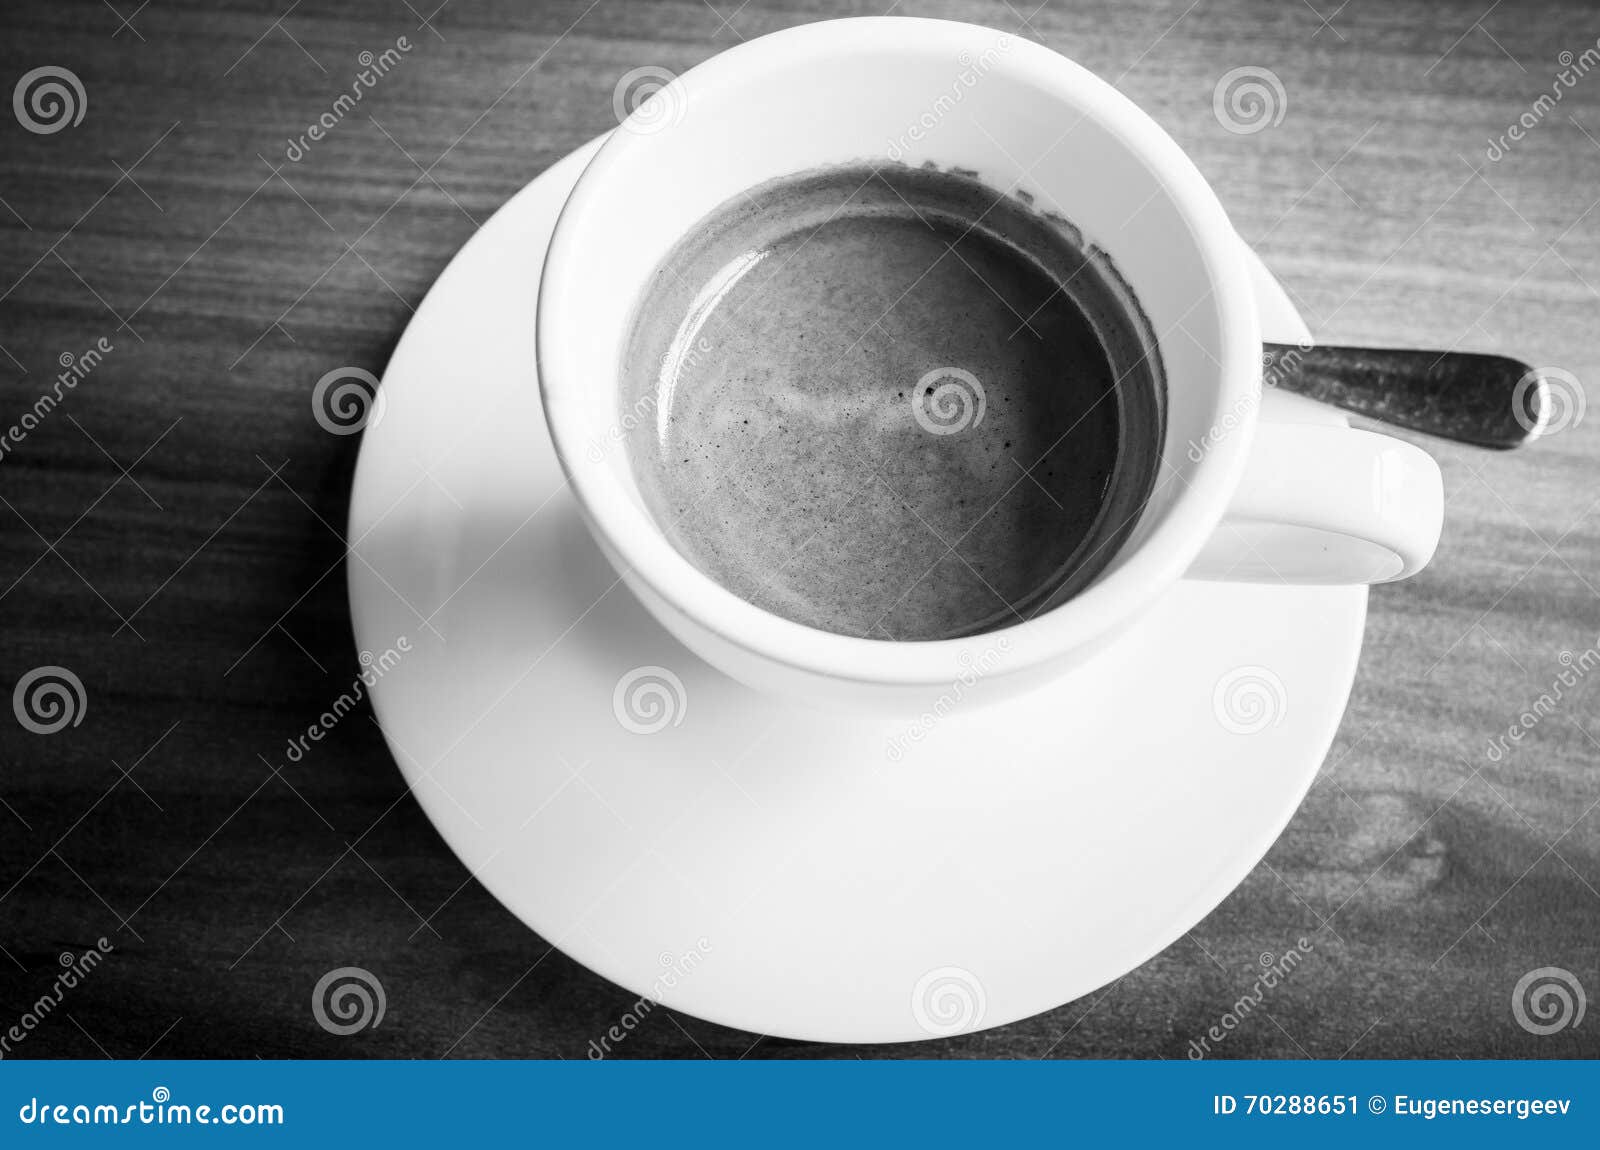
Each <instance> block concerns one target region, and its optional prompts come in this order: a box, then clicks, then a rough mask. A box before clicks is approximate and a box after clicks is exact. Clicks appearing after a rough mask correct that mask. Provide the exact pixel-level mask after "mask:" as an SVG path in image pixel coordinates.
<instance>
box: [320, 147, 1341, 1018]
mask: <svg viewBox="0 0 1600 1150" xmlns="http://www.w3.org/2000/svg"><path fill="white" fill-rule="evenodd" d="M597 144H598V141H596V143H595V144H591V145H589V146H588V147H585V148H583V149H581V150H580V151H578V152H577V153H575V154H573V155H571V156H569V157H567V158H566V159H565V160H563V161H562V162H560V163H559V164H557V165H555V166H554V167H553V168H551V169H550V170H549V171H547V172H546V173H544V174H543V175H542V176H540V177H539V178H538V179H536V180H534V181H533V183H531V184H529V185H528V187H526V188H525V189H523V191H522V192H521V193H520V194H518V195H517V196H516V197H515V198H513V199H512V200H511V202H510V203H508V204H507V205H506V206H505V207H504V208H503V209H501V211H500V212H499V213H497V214H496V215H495V216H494V218H493V219H492V220H490V221H489V223H488V224H487V225H485V226H484V228H483V229H482V230H481V231H480V232H479V233H478V234H477V235H476V236H474V237H473V239H472V240H471V242H469V243H468V244H467V246H466V247H465V248H463V249H462V251H461V252H460V254H459V255H457V256H456V258H455V260H454V261H453V262H452V263H451V264H450V266H449V267H448V268H447V269H446V270H445V272H444V274H443V275H442V276H440V278H439V281H438V283H437V284H436V285H435V286H434V288H433V290H432V291H431V292H430V293H429V295H428V298H427V300H426V301H425V302H424V304H423V305H422V307H421V309H420V310H418V312H417V314H416V318H415V319H413V320H412V322H411V326H410V327H409V328H408V329H407V330H406V333H405V336H404V338H403V339H402V340H401V341H400V344H399V346H398V347H397V348H396V350H395V353H394V357H393V359H392V360H391V361H390V363H389V367H388V370H387V372H386V373H385V376H384V380H383V388H382V395H383V400H382V403H381V404H380V405H379V406H378V407H376V408H375V409H374V410H375V412H376V413H377V414H378V418H376V419H375V420H374V422H372V423H371V424H370V425H369V426H368V428H367V430H366V433H365V438H364V441H363V443H362V446H361V458H360V463H359V466H358V468H357V471H356V478H355V491H354V494H353V497H352V499H351V505H350V539H351V540H352V541H353V543H354V549H353V554H352V557H351V560H350V563H349V571H350V600H351V609H352V612H353V614H354V617H355V633H356V638H357V642H358V643H359V645H360V648H361V650H362V651H364V652H370V653H371V654H372V655H374V656H379V655H381V654H382V653H383V652H385V651H386V650H388V649H391V648H396V650H397V653H398V654H399V656H400V657H399V662H398V663H396V664H394V665H393V666H391V667H390V668H389V669H388V670H386V671H385V672H384V673H383V674H382V676H381V678H378V680H377V683H376V686H375V687H374V689H373V691H372V695H373V701H374V704H375V706H376V709H377V713H378V717H379V721H380V722H381V724H382V726H383V729H384V732H385V734H386V736H387V738H388V740H389V745H390V748H391V750H392V751H393V752H394V755H395V757H396V760H397V761H398V763H399V764H400V769H401V772H402V773H403V774H404V775H405V777H406V779H407V781H408V782H409V783H410V784H411V786H412V787H413V789H414V790H415V792H416V795H417V798H418V800H419V801H420V802H421V804H422V807H423V809H424V810H425V811H426V812H427V814H428V817H429V818H431V819H432V820H433V823H434V825H435V826H437V827H438V829H439V832H440V834H442V835H443V836H444V839H445V841H446V842H448V843H449V844H450V846H451V847H452V849H454V850H455V852H456V853H457V854H458V855H459V856H460V857H461V859H462V860H463V861H464V862H465V863H466V865H467V866H468V867H469V868H470V869H471V870H472V871H473V873H474V874H476V875H477V877H478V878H479V880H481V881H482V882H483V884H484V885H485V886H486V887H488V889H489V890H490V891H491V892H493V893H494V895H495V897H497V898H498V899H500V900H501V901H502V902H503V903H505V905H506V906H507V907H509V908H510V909H511V910H512V911H513V912H514V913H515V914H516V915H517V916H518V917H520V918H521V919H522V920H523V921H524V922H526V923H527V924H528V925H529V926H530V927H532V928H533V929H534V930H536V931H538V932H539V933H540V934H541V935H543V936H544V937H545V938H546V939H547V940H549V941H550V942H552V943H554V944H556V945H557V946H559V947H560V948H561V949H562V950H563V951H565V952H566V953H567V954H569V955H571V956H572V957H573V958H575V959H576V960H578V961H579V962H581V963H583V964H584V965H586V966H588V967H590V968H592V969H594V970H596V971H598V972H599V973H600V974H602V975H604V976H606V977H607V978H610V979H613V980H614V981H616V982H618V983H620V984H622V985H623V986H624V987H626V988H627V989H628V990H630V991H632V992H634V993H637V994H640V995H645V996H648V997H650V998H653V999H656V1000H658V1001H660V1002H662V1003H664V1004H665V1005H667V1006H669V1007H671V1008H673V1009H675V1010H682V1011H685V1012H687V1013H689V1014H692V1015H697V1016H699V1017H701V1018H705V1019H710V1020H713V1021H715V1022H719V1023H723V1024H726V1025H728V1026H734V1027H741V1028H743V1029H746V1030H751V1031H756V1032H760V1033H764V1034H772V1035H781V1036H785V1037H791V1038H803V1039H817V1040H826V1041H860V1042H867V1041H872V1042H878V1041H891V1040H899V1039H918V1038H927V1037H931V1036H935V1035H943V1034H949V1033H956V1032H960V1031H964V1030H971V1029H978V1028H981V1027H988V1026H997V1025H1000V1024H1003V1023H1007V1022H1011V1021H1014V1020H1016V1019H1019V1018H1023V1017H1026V1016H1028V1015H1032V1014H1036V1013H1038V1012H1040V1011H1044V1010H1048V1009H1050V1008H1052V1007H1055V1006H1058V1005H1060V1004H1062V1003H1064V1002H1067V1001H1069V1000H1071V999H1073V998H1076V997H1078V996H1080V995H1084V994H1088V993H1089V992H1090V991H1093V990H1095V989H1096V988H1097V987H1100V986H1102V985H1104V984H1106V983H1107V982H1110V981H1111V980H1113V979H1115V978H1117V977H1118V976H1120V975H1122V974H1124V973H1126V972H1127V971H1129V970H1131V969H1133V968H1134V967H1135V966H1137V965H1139V964H1140V963H1142V962H1144V961H1145V960H1146V959H1148V958H1150V957H1151V956H1152V955H1154V954H1156V953H1157V952H1158V951H1160V950H1161V949H1162V948H1164V947H1166V946H1167V945H1168V944H1170V943H1171V942H1173V941H1174V940H1175V939H1177V938H1180V937H1181V936H1182V935H1183V934H1184V932H1185V931H1187V930H1188V929H1189V928H1190V927H1192V926H1193V925H1194V924H1195V923H1196V922H1198V921H1199V920H1200V919H1201V918H1202V917H1204V916H1205V915H1206V914H1207V913H1208V912H1209V911H1210V910H1211V909H1212V908H1213V907H1215V906H1216V905H1217V904H1218V903H1219V902H1220V901H1221V900H1222V899H1223V898H1224V897H1225V896H1226V895H1227V894H1228V893H1229V892H1230V891H1231V890H1232V889H1233V888H1234V887H1235V886H1236V885H1237V884H1238V883H1239V882H1240V881H1241V880H1242V879H1243V878H1244V877H1245V875H1246V874H1247V873H1248V872H1249V871H1250V869H1251V868H1252V867H1253V866H1254V865H1255V864H1256V862H1257V861H1258V860H1259V859H1260V858H1261V856H1262V855H1263V854H1265V853H1266V850H1267V848H1268V847H1269V846H1270V845H1271V844H1272V842H1273V840H1274V839H1275V838H1276V837H1277V836H1278V834H1279V832H1280V831H1282V829H1283V827H1284V825H1285V824H1286V823H1287V822H1288V820H1289V817H1290V815H1292V814H1293V813H1294V810H1295V808H1296V806H1297V805H1298V804H1299V802H1300V799H1301V798H1302V797H1303V796H1304V794H1305V792H1306V789H1307V788H1308V787H1309V786H1310V784H1311V781H1312V779H1313V778H1314V777H1315V775H1316V772H1317V768H1318V766H1319V764H1320V763H1321V762H1322V758H1323V755H1324V754H1325V753H1326V751H1327V749H1328V746H1329V744H1330V742H1331V741H1332V739H1333V735H1334V731H1335V729H1336V728H1337V727H1338V724H1339V719H1340V716H1341V714H1342V712H1343V710H1344V705H1345V700H1346V697H1347V695H1348V693H1349V689H1350V684H1351V681H1352V678H1353V676H1354V674H1355V667H1356V657H1357V654H1358V651H1359V649H1360V644H1361V633H1362V625H1363V622H1364V620H1365V617H1366V591H1365V589H1364V588H1337V589H1327V588H1271V587H1260V586H1243V585H1238V586H1235V585H1228V584H1220V583H1209V584H1207V583H1184V584H1180V585H1179V586H1178V587H1177V588H1176V590H1174V591H1173V592H1172V593H1171V594H1170V595H1169V596H1168V597H1167V599H1166V600H1165V601H1164V602H1163V603H1162V604H1160V605H1159V606H1158V607H1157V609H1156V610H1155V611H1154V613H1153V614H1152V615H1151V617H1150V618H1148V619H1147V620H1146V621H1145V622H1144V623H1143V624H1141V625H1140V627H1139V628H1138V629H1136V630H1135V631H1134V632H1132V633H1130V634H1128V635H1127V636H1126V637H1125V638H1124V639H1123V640H1122V641H1120V642H1119V643H1118V644H1117V645H1116V646H1114V647H1112V648H1109V649H1108V650H1107V651H1106V652H1105V653H1104V655H1103V656H1101V657H1099V658H1098V659H1097V660H1096V661H1094V662H1093V663H1092V664H1091V665H1089V666H1086V667H1083V668H1081V669H1079V670H1078V671H1077V672H1075V673H1074V674H1073V675H1072V676H1071V677H1070V678H1067V679H1065V680H1063V681H1061V682H1059V683H1056V684H1055V685H1053V686H1052V687H1050V688H1048V689H1047V690H1044V691H1041V692H1039V693H1037V694H1036V695H1033V696H1031V697H1027V698H1023V699H1021V700H1018V701H1016V702H1009V703H1002V704H998V705H995V706H991V707H987V708H984V707H977V706H967V707H963V706H960V705H957V706H955V707H954V708H953V709H952V711H951V713H950V714H949V715H948V716H946V717H945V718H943V719H941V720H939V721H938V722H937V723H935V724H933V725H932V729H931V731H929V732H928V733H927V735H926V737H925V738H923V739H921V741H918V742H911V741H908V740H904V739H903V738H902V740H901V745H903V746H905V747H907V748H908V751H907V753H906V754H905V755H904V756H903V757H901V758H900V759H899V760H898V761H895V760H894V759H892V758H891V756H889V755H888V754H886V751H887V748H888V747H889V745H890V742H891V740H894V739H895V738H896V736H897V735H898V736H904V734H905V733H906V732H907V731H908V728H909V726H910V725H911V724H912V723H913V722H914V721H915V719H916V716H909V715H901V716H884V717H882V718H871V717H855V718H848V719H846V718H841V717H838V716H834V715H819V714H817V713H812V712H807V711H804V710H800V709H798V708H795V707H793V706H786V705H785V704H784V703H783V702H782V701H781V700H777V699H771V698H767V697H765V696H762V695H758V694H755V693H754V692H752V691H750V690H748V689H747V688H745V687H743V686H741V685H739V684H736V683H734V682H733V681H731V680H729V679H726V678H724V677H723V676H722V675H721V674H719V673H718V672H716V671H713V670H712V669H711V668H709V667H707V666H706V665H705V664H704V663H701V662H700V661H699V660H698V659H696V658H695V657H694V656H693V655H691V654H689V652H688V651H687V650H686V649H684V648H683V647H681V646H680V645H679V644H678V643H677V642H676V641H675V640H673V639H672V638H671V637H670V636H669V635H668V634H667V633H666V632H665V631H663V630H662V629H661V628H660V627H659V626H657V625H656V623H655V622H654V621H653V620H652V619H651V617H650V616H649V615H648V614H646V612H645V611H644V609H643V608H642V607H641V606H640V605H639V604H638V603H637V602H636V601H635V600H634V599H633V598H632V596H631V595H630V594H629V593H628V591H627V590H626V589H625V588H624V587H622V586H620V585H619V584H618V583H617V582H616V575H615V574H614V573H613V571H612V570H611V568H610V567H609V566H608V565H607V563H606V560H605V559H604V558H602V556H601V555H600V553H599V551H598V550H597V549H596V548H595V546H594V545H593V544H592V543H591V541H590V539H589V536H588V534H587V533H586V531H585V529H584V527H583V526H582V524H581V523H580V521H579V518H578V512H577V508H576V506H575V504H574V502H573V500H572V497H571V496H570V494H569V493H568V491H567V490H566V488H565V486H564V483H563V479H562V476H561V472H560V470H559V468H558V466H557V464H556V460H555V458H554V457H553V455H552V452H551V447H550V442H549V439H548V437H547V435H546V432H545V428H544V421H543V416H542V414H541V412H540V407H539V396H538V387H537V383H536V381H535V378H534V368H533V364H534V351H533V338H534V335H533V332H534V328H533V316H534V299H535V295H536V292H537V287H538V277H539V267H540V264H541V262H542V259H543V253H544V249H545V246H546V244H547V242H548V239H549V236H550V231H551V228H552V226H553V225H554V223H555V219H556V214H557V212H558V210H559V209H560V207H561V204H562V201H563V199H564V198H565V196H566V194H567V191H568V189H569V188H570V187H571V186H572V183H573V181H574V180H575V179H576V178H577V175H578V173H579V171H580V170H581V168H582V167H583V165H584V164H585V163H586V162H587V160H588V158H589V156H590V155H591V154H592V152H593V149H594V147H595V146H597ZM1241 242H1242V241H1241ZM1259 279H1260V293H1259V294H1260V296H1261V300H1262V313H1263V314H1262V326H1263V329H1264V335H1265V336H1266V337H1267V338H1269V339H1273V340H1276V341H1280V342H1287V343H1293V342H1296V341H1298V340H1299V339H1300V338H1302V337H1303V336H1304V334H1305V328H1304V325H1303V323H1302V322H1301V320H1300V318H1299V316H1298V315H1297V314H1296V313H1295V311H1294V309H1293V308H1292V306H1291V305H1290V304H1289V302H1288V300H1287V298H1286V297H1285V296H1284V294H1283V292H1282V289H1281V288H1279V287H1278V286H1277V285H1276V283H1274V282H1273V281H1272V279H1271V277H1270V276H1269V275H1268V274H1267V273H1266V271H1265V269H1264V268H1263V269H1260V275H1259ZM1263 411H1264V415H1265V417H1266V418H1269V419H1288V420H1296V421H1329V422H1337V421H1338V420H1339V417H1338V416H1336V415H1333V414H1331V413H1330V412H1329V411H1327V410H1325V409H1322V408H1319V407H1317V406H1315V405H1312V404H1309V403H1305V402H1303V401H1300V400H1297V399H1295V398H1294V397H1290V396H1282V395H1277V394H1271V395H1269V396H1267V398H1266V401H1265V406H1264V408H1263ZM424 619H431V623H428V622H425V621H424ZM401 636H404V637H405V638H406V641H407V643H408V644H409V646H410V651H409V652H400V651H399V650H398V648H397V641H398V640H399V638H400V637H401ZM638 668H656V669H660V668H664V669H666V670H667V671H670V672H671V673H672V675H673V676H676V679H677V681H678V683H680V684H681V687H680V686H678V685H676V684H674V683H672V681H671V679H670V677H669V676H661V675H660V672H659V670H654V671H651V672H650V674H651V675H654V676H655V681H656V682H658V683H663V682H664V683H665V686H664V687H663V689H662V691H661V692H660V693H659V694H657V695H656V696H655V697H654V701H655V702H657V703H661V704H664V705H665V707H666V710H665V711H664V712H659V713H656V714H655V716H654V718H652V716H651V715H650V714H643V713H635V712H628V711H627V710H626V707H627V706H628V705H629V700H628V696H629V695H630V694H634V693H635V692H633V691H632V690H631V689H630V685H632V684H633V682H634V681H633V680H632V679H630V680H629V683H628V684H624V685H623V687H622V689H621V693H620V695H619V693H618V692H619V684H621V683H623V680H625V679H628V678H629V675H630V672H633V671H635V670H636V669H638ZM635 678H637V677H635ZM959 692H960V688H956V689H955V691H954V692H953V693H954V694H957V695H958V694H959ZM635 701H636V702H640V703H642V704H644V705H645V706H648V704H649V702H650V697H649V693H648V690H646V691H645V693H644V694H642V695H639V696H638V698H637V699H636V700H635ZM1252 707H1255V708H1256V709H1254V710H1253V709H1252ZM1219 710H1220V713H1221V716H1222V717H1221V718H1219ZM619 714H621V715H623V717H625V718H627V719H628V722H627V724H626V725H625V724H624V722H622V721H619ZM1224 720H1226V722H1225V721H1224ZM657 725H661V726H662V729H660V730H658V731H655V732H654V733H648V734H646V733H638V732H639V731H640V730H643V729H648V728H649V727H652V726H657ZM630 727H631V728H632V729H630ZM1230 727H1231V728H1232V729H1230ZM1254 727H1262V729H1260V730H1257V731H1254V733H1240V732H1241V731H1245V730H1249V729H1250V728H1254Z"/></svg>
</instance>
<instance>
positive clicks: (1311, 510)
mask: <svg viewBox="0 0 1600 1150" xmlns="http://www.w3.org/2000/svg"><path fill="white" fill-rule="evenodd" d="M1443 520H1444V482H1443V480H1442V478H1441V477H1440V474H1439V465H1438V464H1437V463H1435V462H1434V460H1433V457H1432V456H1431V455H1429V454H1428V453H1427V452H1425V451H1423V450H1422V449H1420V448H1417V447H1413V446H1412V445H1411V444H1409V443H1405V442H1402V441H1401V440H1398V439H1395V438H1393V437H1392V436H1388V435H1379V434H1376V433H1375V432H1370V431H1360V430H1356V429H1355V428H1349V427H1330V426H1319V425H1311V424H1290V423H1260V424H1258V425H1257V427H1256V437H1255V443H1254V445H1253V446H1252V447H1251V449H1250V456H1249V460H1248V462H1247V463H1246V465H1245V474H1244V479H1243V481H1242V482H1241V483H1240V484H1239V488H1238V490H1237V491H1236V492H1235V494H1234V497H1233V501H1232V502H1231V503H1230V504H1229V505H1228V510H1227V512H1226V513H1225V514H1224V515H1223V518H1222V522H1221V524H1219V525H1218V527H1217V530H1216V531H1215V532H1214V533H1213V535H1212V537H1211V539H1210V540H1208V541H1207V543H1206V545H1205V547H1204V548H1203V549H1202V550H1201V552H1200V555H1199V557H1198V558H1197V559H1196V560H1195V562H1194V564H1193V565H1192V566H1191V567H1190V568H1189V571H1188V575H1187V577H1188V578H1191V579H1210V580H1231V581H1236V582H1248V583H1292V584H1313V585H1315V584H1322V585H1327V584H1354V583H1387V582H1390V581H1391V580H1395V579H1404V578H1406V577H1407V576H1409V575H1414V574H1416V573H1417V572H1418V571H1420V570H1421V569H1422V568H1423V567H1424V566H1425V565H1426V564H1427V562H1428V560H1429V559H1431V558H1432V557H1433V552H1434V548H1435V547H1437V546H1438V544H1439V530H1440V527H1441V526H1442V524H1443Z"/></svg>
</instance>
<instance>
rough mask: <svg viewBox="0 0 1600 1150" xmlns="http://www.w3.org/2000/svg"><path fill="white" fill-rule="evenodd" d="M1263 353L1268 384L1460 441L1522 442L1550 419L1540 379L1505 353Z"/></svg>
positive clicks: (1289, 349) (1272, 347) (1274, 348)
mask: <svg viewBox="0 0 1600 1150" xmlns="http://www.w3.org/2000/svg"><path fill="white" fill-rule="evenodd" d="M1262 350H1263V352H1264V355H1263V358H1262V363H1263V367H1262V380H1263V382H1264V383H1265V384H1266V385H1267V386H1269V387H1271V386H1277V387H1282V388H1283V389H1284V390H1285V391H1292V392H1295V393H1296V394H1298V395H1305V396H1309V397H1310V398H1312V399H1317V400H1321V401H1322V402H1323V403H1331V404H1333V405H1334V406H1336V407H1342V408H1344V409H1345V410H1346V411H1352V412H1355V413H1356V414H1357V415H1364V416H1367V417H1368V418H1370V419H1381V420H1383V421H1384V422H1385V423H1392V424H1395V425H1397V426H1399V427H1407V428H1410V429H1411V430H1413V431H1422V432H1426V433H1427V434H1429V435H1437V436H1440V437H1441V438H1444V439H1454V440H1456V441H1458V442H1460V443H1472V444H1476V445H1477V446H1479V447H1496V448H1511V447H1520V446H1522V445H1523V444H1524V443H1527V442H1528V441H1529V440H1530V439H1534V438H1537V437H1538V435H1539V432H1540V430H1541V429H1542V428H1543V426H1544V422H1545V420H1546V419H1547V418H1549V411H1550V395H1549V385H1548V384H1547V383H1546V382H1545V380H1544V378H1543V376H1541V375H1540V373H1539V372H1538V371H1536V370H1535V369H1533V368H1531V367H1529V366H1528V365H1527V364H1525V363H1523V362H1522V361H1521V360H1516V359H1511V358H1509V357H1507V356H1503V355H1480V354H1478V353H1476V352H1460V351H1446V352H1439V351H1415V350H1402V349H1393V348H1376V347H1324V346H1320V345H1318V346H1313V347H1296V346H1293V345H1291V344H1280V343H1269V344H1265V345H1263V349H1262Z"/></svg>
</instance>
